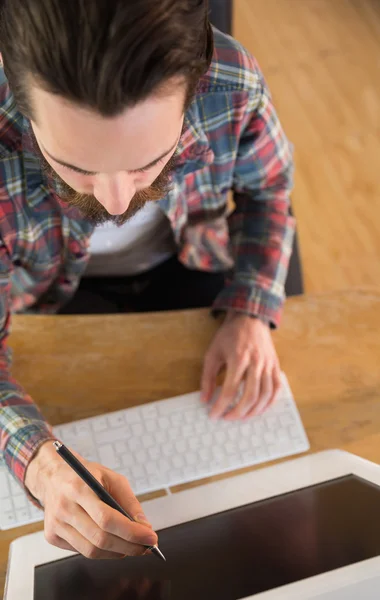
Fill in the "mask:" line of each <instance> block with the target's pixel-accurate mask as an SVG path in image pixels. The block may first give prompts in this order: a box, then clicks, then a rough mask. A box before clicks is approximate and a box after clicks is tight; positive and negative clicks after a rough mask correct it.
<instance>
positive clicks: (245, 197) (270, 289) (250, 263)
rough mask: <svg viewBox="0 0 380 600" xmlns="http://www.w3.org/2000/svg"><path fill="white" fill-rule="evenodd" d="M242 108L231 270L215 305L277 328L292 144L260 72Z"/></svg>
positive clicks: (290, 222) (287, 242)
mask: <svg viewBox="0 0 380 600" xmlns="http://www.w3.org/2000/svg"><path fill="white" fill-rule="evenodd" d="M243 109H244V117H243V119H242V127H241V132H240V138H239V149H238V154H237V158H236V163H235V170H234V181H233V193H234V204H235V210H234V212H233V213H232V215H231V216H230V244H231V252H232V255H233V258H234V269H233V272H232V274H231V277H230V278H229V279H228V281H227V284H226V286H225V288H224V289H223V290H222V292H221V293H220V295H219V296H218V297H217V298H216V301H215V304H214V310H215V311H220V310H231V309H232V310H236V311H238V312H242V313H246V314H249V315H252V316H255V317H258V318H260V319H262V320H263V321H265V322H267V323H268V324H269V325H270V326H271V327H276V326H278V324H279V321H280V316H281V311H282V307H283V303H284V296H285V294H284V284H285V279H286V275H287V271H288V265H289V259H290V256H291V252H292V247H293V237H294V229H295V221H294V219H293V217H292V216H291V215H290V212H289V209H290V192H291V189H292V180H293V157H292V146H291V144H290V143H289V142H288V140H287V138H286V136H285V133H284V131H283V129H282V127H281V124H280V122H279V119H278V116H277V114H276V111H275V109H274V107H273V104H272V100H271V97H270V93H269V90H268V88H267V85H266V83H265V81H264V79H263V77H262V75H261V73H259V75H258V77H257V85H256V86H255V87H254V89H252V90H251V91H250V92H248V93H247V101H246V105H245V106H244V108H243Z"/></svg>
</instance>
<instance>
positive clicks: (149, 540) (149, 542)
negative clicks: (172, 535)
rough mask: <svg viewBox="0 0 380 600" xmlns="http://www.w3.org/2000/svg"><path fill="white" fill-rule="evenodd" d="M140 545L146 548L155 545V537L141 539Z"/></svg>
mask: <svg viewBox="0 0 380 600" xmlns="http://www.w3.org/2000/svg"><path fill="white" fill-rule="evenodd" d="M142 543H143V544H146V545H147V546H154V545H155V544H157V536H155V535H147V536H146V537H143V538H142Z"/></svg>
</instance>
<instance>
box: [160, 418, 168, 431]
mask: <svg viewBox="0 0 380 600" xmlns="http://www.w3.org/2000/svg"><path fill="white" fill-rule="evenodd" d="M158 426H159V427H160V429H168V428H169V427H170V421H169V419H168V418H167V417H160V418H159V419H158Z"/></svg>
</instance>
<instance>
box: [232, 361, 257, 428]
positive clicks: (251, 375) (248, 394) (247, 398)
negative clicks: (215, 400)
mask: <svg viewBox="0 0 380 600" xmlns="http://www.w3.org/2000/svg"><path fill="white" fill-rule="evenodd" d="M262 371H263V367H262V365H261V364H260V363H257V364H252V365H251V366H250V368H249V369H248V372H247V377H246V380H245V384H244V392H243V395H242V397H241V400H240V401H239V402H238V404H237V405H236V406H235V407H234V408H233V409H231V411H229V412H228V413H227V415H226V416H225V419H226V420H227V421H235V420H236V419H243V418H244V417H245V415H246V414H247V413H249V412H250V411H251V410H252V409H253V407H254V406H256V404H257V402H258V400H259V394H260V380H261V374H262Z"/></svg>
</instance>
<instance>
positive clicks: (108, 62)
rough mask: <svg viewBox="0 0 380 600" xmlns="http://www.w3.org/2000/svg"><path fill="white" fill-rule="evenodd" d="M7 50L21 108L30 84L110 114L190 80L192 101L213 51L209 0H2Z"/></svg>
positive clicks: (28, 109) (0, 30) (1, 43)
mask: <svg viewBox="0 0 380 600" xmlns="http://www.w3.org/2000/svg"><path fill="white" fill-rule="evenodd" d="M0 10H1V12H0V51H1V52H2V55H3V62H4V68H5V73H6V75H7V77H8V81H9V84H10V86H11V89H12V91H13V94H14V97H15V100H16V103H17V105H18V108H19V110H20V111H21V112H22V113H23V114H24V115H25V116H27V117H29V118H30V119H33V107H32V106H31V102H30V98H29V96H28V85H29V84H30V81H34V82H35V83H36V84H37V85H39V86H40V87H42V88H43V89H45V90H46V91H49V92H51V93H54V94H58V95H60V96H62V97H64V98H66V99H67V100H70V101H72V102H74V103H77V104H79V105H81V106H83V107H86V108H90V109H93V110H95V111H97V112H98V113H100V114H102V115H103V116H105V117H112V116H116V115H118V114H120V113H121V112H122V111H123V110H125V109H126V108H127V107H130V106H133V105H135V104H137V103H138V102H140V101H142V100H144V99H146V98H147V97H148V96H149V95H150V94H152V93H158V92H159V91H160V90H161V89H164V88H165V83H167V82H168V81H169V80H170V79H172V78H173V77H176V76H182V77H184V78H185V80H186V82H187V100H186V104H188V103H189V102H190V100H191V99H192V97H193V95H194V93H195V90H196V86H197V83H198V81H199V78H200V77H201V76H202V75H203V74H204V73H205V72H206V71H207V69H208V67H209V65H210V62H211V58H212V52H213V35H212V29H211V26H210V23H209V20H208V0H0Z"/></svg>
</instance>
